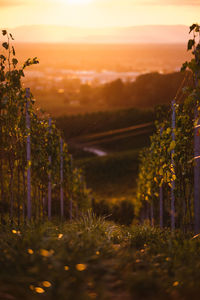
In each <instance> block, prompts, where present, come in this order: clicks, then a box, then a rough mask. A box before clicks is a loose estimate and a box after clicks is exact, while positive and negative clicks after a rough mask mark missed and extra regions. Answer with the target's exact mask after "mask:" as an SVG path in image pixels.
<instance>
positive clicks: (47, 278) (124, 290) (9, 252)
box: [0, 213, 200, 300]
mask: <svg viewBox="0 0 200 300" xmlns="http://www.w3.org/2000/svg"><path fill="white" fill-rule="evenodd" d="M0 251H1V255H0V265H1V269H0V299H4V300H6V299H8V300H20V299H25V300H26V299H27V300H32V299H38V300H40V299H49V300H50V299H52V300H55V299H57V300H63V299H69V300H71V299H79V300H89V299H99V300H101V299H102V300H103V299H105V300H109V299H117V300H129V299H152V300H153V299H158V300H159V299H172V300H173V299H183V300H184V299H191V298H193V299H194V300H195V299H199V293H200V285H199V282H200V255H199V253H200V240H199V237H196V238H192V235H191V234H187V235H184V234H182V233H180V232H178V231H177V232H174V234H171V233H170V232H169V231H168V230H167V229H164V230H159V229H156V228H150V227H148V226H143V227H142V226H131V227H125V226H118V225H115V224H114V223H110V222H107V221H106V220H105V219H103V218H97V217H95V216H94V215H92V214H91V213H87V214H85V215H84V216H83V217H81V218H80V219H79V220H74V221H73V222H71V223H63V224H59V223H58V224H56V223H54V224H53V223H46V224H43V225H37V226H36V225H29V226H27V227H23V226H22V227H20V228H16V227H9V226H6V227H2V228H1V232H0Z"/></svg>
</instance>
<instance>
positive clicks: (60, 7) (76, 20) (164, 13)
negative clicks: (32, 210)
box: [0, 0, 200, 28]
mask: <svg viewBox="0 0 200 300" xmlns="http://www.w3.org/2000/svg"><path fill="white" fill-rule="evenodd" d="M198 21H200V0H0V27H1V28H2V27H3V28H7V27H9V28H11V27H17V26H22V25H34V24H53V25H54V24H56V25H67V26H76V27H125V26H132V25H147V24H166V25H170V24H185V25H190V24H191V23H193V22H198Z"/></svg>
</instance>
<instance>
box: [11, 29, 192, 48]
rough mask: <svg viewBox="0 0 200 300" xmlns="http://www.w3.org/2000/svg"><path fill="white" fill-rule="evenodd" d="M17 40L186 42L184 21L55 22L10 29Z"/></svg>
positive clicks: (186, 33)
mask: <svg viewBox="0 0 200 300" xmlns="http://www.w3.org/2000/svg"><path fill="white" fill-rule="evenodd" d="M9 30H10V31H11V32H12V33H13V34H14V36H15V38H16V40H17V41H18V42H33V43H35V42H39V43H40V42H43V43H52V42H55V43H105V44H107V43H112V44H114V43H119V44H124V43H125V44H132V43H162V44H163V43H167V44H168V43H173V44H174V43H186V41H187V40H188V32H189V30H188V27H187V26H185V25H169V26H168V25H160V26H157V25H149V26H134V27H126V28H100V29H94V28H75V27H66V26H53V25H33V26H22V27H17V28H12V29H9Z"/></svg>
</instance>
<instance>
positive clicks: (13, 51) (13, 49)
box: [12, 46, 15, 56]
mask: <svg viewBox="0 0 200 300" xmlns="http://www.w3.org/2000/svg"><path fill="white" fill-rule="evenodd" d="M12 53H13V55H14V56H15V48H14V47H13V46H12Z"/></svg>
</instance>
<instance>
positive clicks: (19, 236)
mask: <svg viewBox="0 0 200 300" xmlns="http://www.w3.org/2000/svg"><path fill="white" fill-rule="evenodd" d="M190 33H192V34H193V38H192V39H190V40H189V42H188V51H191V52H192V59H191V61H189V62H185V63H184V64H183V67H182V72H184V73H183V74H184V80H183V82H182V84H181V86H180V88H179V90H178V91H177V94H176V96H175V97H174V99H172V103H171V106H170V107H168V106H162V107H157V108H156V110H155V114H156V116H157V121H156V123H155V128H154V126H153V123H152V118H153V116H154V113H153V112H152V111H151V112H141V111H138V110H133V111H128V112H127V111H121V112H120V111H118V112H117V113H116V112H114V113H112V112H108V113H106V114H102V115H101V113H99V114H95V115H90V116H89V117H88V116H86V117H82V118H81V117H80V118H79V119H80V120H78V121H79V122H80V123H78V124H82V125H83V124H84V123H85V122H86V121H88V119H90V118H91V119H96V118H97V116H98V117H99V119H100V120H102V119H103V118H105V123H106V125H105V127H106V129H105V131H101V129H102V127H101V126H100V127H99V126H98V124H97V123H96V124H97V126H96V128H95V127H92V131H90V130H89V131H87V129H88V128H86V130H85V128H84V126H81V128H78V127H77V128H76V127H75V126H76V125H75V124H76V122H75V119H76V118H74V117H69V118H66V120H67V122H69V123H68V124H69V126H70V120H71V121H73V122H74V123H72V124H74V127H73V128H71V132H70V130H69V132H67V133H68V135H67V134H66V132H65V134H63V133H61V131H60V130H58V128H57V126H56V122H55V121H53V120H52V119H51V117H50V116H49V115H48V114H47V113H44V112H42V111H41V110H40V109H38V108H37V107H36V104H35V99H34V97H33V95H32V93H31V91H30V89H29V88H26V87H24V84H23V78H24V76H25V70H26V68H28V67H29V66H31V65H35V64H38V63H39V62H38V59H37V58H36V57H35V58H33V59H30V58H29V59H28V60H27V61H25V63H24V64H23V65H22V67H18V65H19V63H18V60H17V58H16V55H15V49H14V47H13V46H12V41H13V36H12V34H10V33H8V32H7V31H6V30H3V31H2V39H3V42H2V54H1V55H0V146H1V148H0V266H1V270H0V299H2V300H19V299H25V300H32V299H33V300H37V299H38V300H40V299H49V300H51V299H52V300H54V299H58V300H64V299H66V300H71V299H75V300H76V299H77V300H90V299H99V300H112V299H116V300H131V299H138V300H139V299H141V300H143V299H147V300H155V299H158V300H160V299H164V300H165V299H166V300H180V299H181V300H182V299H183V300H188V299H190V298H191V297H192V298H193V299H194V300H197V299H199V293H200V286H199V282H200V255H199V253H200V252H199V249H200V240H199V237H200V235H199V233H200V131H199V130H200V129H199V128H200V115H199V113H200V103H199V101H200V26H199V25H198V24H193V25H192V26H191V27H190ZM120 114H121V115H122V119H121V120H122V121H123V122H124V127H123V128H122V127H120V124H117V123H116V119H117V118H118V115H120ZM133 114H134V115H135V117H136V119H135V123H131V122H132V120H131V118H132V115H133ZM108 116H112V117H113V119H112V118H111V120H108ZM116 116H117V117H116ZM127 116H129V117H128V118H127ZM137 118H138V119H137ZM140 118H144V119H142V122H141V123H140V122H139V119H140ZM66 120H65V119H60V124H61V125H62V126H63V127H65V121H66ZM140 121H141V120H140ZM81 122H82V123H81ZM109 123H111V125H112V129H111V130H110V129H109V128H110V127H109V126H110V124H109ZM58 124H59V122H58ZM88 124H91V123H90V120H89V121H88ZM62 126H60V127H61V128H62ZM86 127H87V126H86ZM66 130H67V129H66ZM153 131H154V134H153V135H152V136H151V139H150V146H149V147H146V148H144V149H143V150H142V151H141V152H140V166H139V173H137V171H138V170H137V166H138V165H137V163H138V160H137V155H138V151H139V150H138V149H141V145H142V147H143V145H144V143H146V140H145V141H144V139H146V138H147V137H148V135H147V134H149V135H150V134H151V133H152V132H153ZM80 132H81V133H82V137H81V138H80V136H81V135H79V133H80ZM76 133H77V135H76ZM66 136H67V137H68V138H70V139H71V143H72V145H73V146H74V147H75V146H77V145H79V146H80V145H81V144H82V147H86V146H91V145H101V146H103V145H104V146H105V145H108V147H110V149H111V148H112V146H113V145H115V143H116V141H117V143H118V148H117V147H116V148H115V150H116V155H115V154H113V153H112V155H111V156H110V158H109V157H107V156H105V157H101V160H98V161H96V160H95V159H96V157H92V158H91V160H90V157H87V160H88V169H89V168H91V166H92V164H93V165H94V170H95V171H91V173H90V174H89V176H88V178H91V181H92V180H94V182H93V183H94V185H95V184H97V185H98V184H99V182H100V183H101V181H102V182H103V184H104V185H106V183H107V182H109V180H111V179H112V177H114V175H119V174H120V176H121V178H120V179H121V182H122V181H123V176H122V175H123V174H122V173H123V171H121V165H122V162H123V163H125V169H126V170H127V174H126V177H124V178H125V181H127V182H128V183H129V182H133V178H132V177H131V178H129V177H130V174H131V173H129V172H130V164H133V166H132V165H131V170H132V171H133V172H134V173H137V174H138V175H137V177H138V178H137V195H136V197H135V203H134V205H135V207H134V209H135V210H134V213H132V210H131V209H132V206H124V207H123V205H121V211H119V207H120V206H116V207H115V208H116V214H115V215H114V216H113V219H112V220H113V221H112V222H111V219H109V214H107V215H104V216H101V214H99V215H97V214H95V213H94V212H93V211H92V207H93V209H94V207H95V205H96V209H97V210H99V211H100V210H102V211H103V207H102V206H103V205H102V204H103V202H99V203H98V202H95V199H94V198H93V194H92V192H91V190H89V189H88V188H87V186H86V182H85V179H84V173H83V171H82V169H81V168H78V167H76V164H75V162H74V159H72V155H70V154H69V151H68V146H67V144H66V143H65V141H64V137H65V138H66ZM138 136H139V137H140V139H139V138H138V139H135V138H136V137H138ZM130 137H131V139H130V140H126V138H130ZM123 141H126V142H127V145H128V146H127V145H126V146H127V147H129V145H130V144H131V142H132V141H134V142H135V148H134V149H129V151H127V149H126V147H125V148H124V149H123V147H124V145H122V144H123ZM138 141H139V142H138ZM110 142H111V143H110ZM136 142H138V145H136V144H137V143H136ZM109 143H110V144H109ZM112 143H113V144H112ZM133 144H134V143H133ZM137 146H138V149H137ZM120 148H121V149H123V151H124V152H121V153H122V154H119V152H117V149H120ZM125 150H126V151H125ZM77 152H78V151H77ZM124 153H126V155H124ZM133 153H134V156H133ZM77 156H79V152H78V154H77ZM130 157H131V159H130ZM93 159H94V160H93ZM109 159H110V160H109ZM116 161H117V163H118V166H117V168H116V166H113V165H114V164H116ZM79 163H80V165H81V162H79ZM81 166H82V165H81ZM109 166H113V169H112V170H107V169H108V168H109ZM116 170H117V171H119V173H118V174H114V173H117V171H116ZM123 170H124V169H123ZM94 172H95V173H96V174H95V175H96V176H97V175H98V182H96V179H95V176H94ZM120 172H121V173H120ZM105 173H106V176H107V177H106V181H107V182H105ZM87 175H88V174H87ZM115 179H118V178H117V177H116V178H115ZM121 182H119V181H117V180H116V185H114V189H116V187H117V188H118V189H119V190H120V189H121V188H122V187H121V185H122V183H121ZM127 182H126V184H125V185H124V186H125V189H126V187H127ZM101 187H102V185H100V186H99V189H101ZM122 190H123V188H122ZM94 203H95V205H94ZM126 204H127V203H126ZM132 205H133V203H132ZM136 208H137V209H136ZM123 212H126V213H124V215H123ZM119 224H121V225H119ZM194 234H195V235H194Z"/></svg>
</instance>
